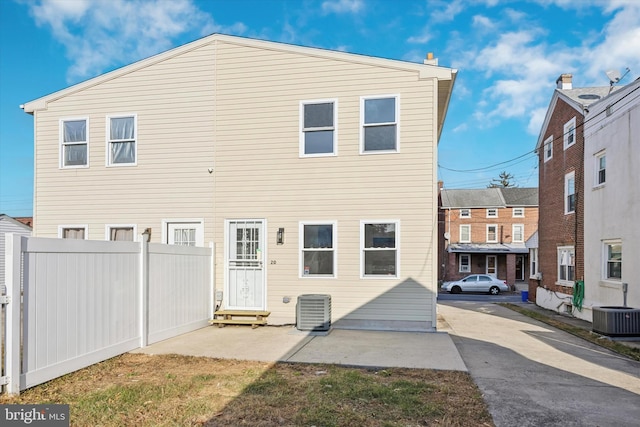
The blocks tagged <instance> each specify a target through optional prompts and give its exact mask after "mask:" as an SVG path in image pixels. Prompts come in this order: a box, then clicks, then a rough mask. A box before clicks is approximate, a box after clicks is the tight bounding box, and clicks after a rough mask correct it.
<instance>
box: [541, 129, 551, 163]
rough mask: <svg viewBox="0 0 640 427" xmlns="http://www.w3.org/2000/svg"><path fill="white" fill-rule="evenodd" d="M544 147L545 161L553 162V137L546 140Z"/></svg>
mask: <svg viewBox="0 0 640 427" xmlns="http://www.w3.org/2000/svg"><path fill="white" fill-rule="evenodd" d="M542 147H543V150H544V161H545V162H546V161H548V160H551V159H552V158H553V135H551V136H550V137H549V138H547V139H545V141H544V144H543V145H542Z"/></svg>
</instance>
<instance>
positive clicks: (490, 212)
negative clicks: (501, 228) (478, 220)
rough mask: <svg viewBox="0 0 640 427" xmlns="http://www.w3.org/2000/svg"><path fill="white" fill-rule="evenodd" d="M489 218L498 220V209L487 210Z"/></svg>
mask: <svg viewBox="0 0 640 427" xmlns="http://www.w3.org/2000/svg"><path fill="white" fill-rule="evenodd" d="M487 218H498V209H487Z"/></svg>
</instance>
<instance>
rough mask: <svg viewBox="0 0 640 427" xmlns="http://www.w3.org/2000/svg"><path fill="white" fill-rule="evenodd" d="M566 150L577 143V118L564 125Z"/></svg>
mask: <svg viewBox="0 0 640 427" xmlns="http://www.w3.org/2000/svg"><path fill="white" fill-rule="evenodd" d="M563 140H564V144H563V146H564V149H565V150H566V149H567V148H569V147H571V146H572V145H573V144H575V143H576V118H575V117H574V118H573V119H571V120H569V121H568V122H567V123H565V125H564V139H563Z"/></svg>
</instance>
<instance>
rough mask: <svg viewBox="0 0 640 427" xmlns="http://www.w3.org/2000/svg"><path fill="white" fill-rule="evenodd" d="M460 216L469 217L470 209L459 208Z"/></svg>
mask: <svg viewBox="0 0 640 427" xmlns="http://www.w3.org/2000/svg"><path fill="white" fill-rule="evenodd" d="M460 218H471V209H460Z"/></svg>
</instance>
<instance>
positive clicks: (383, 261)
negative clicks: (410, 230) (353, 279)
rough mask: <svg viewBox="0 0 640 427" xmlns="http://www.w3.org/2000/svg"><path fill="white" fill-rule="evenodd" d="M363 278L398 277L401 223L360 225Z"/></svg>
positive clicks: (366, 223) (364, 223)
mask: <svg viewBox="0 0 640 427" xmlns="http://www.w3.org/2000/svg"><path fill="white" fill-rule="evenodd" d="M360 227H361V228H360V239H361V248H362V252H361V253H362V261H361V262H362V264H361V265H362V277H389V276H393V277H397V275H398V274H399V273H398V264H399V260H398V248H399V243H398V238H399V234H400V233H399V222H397V221H384V222H368V221H362V222H361V225H360Z"/></svg>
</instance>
